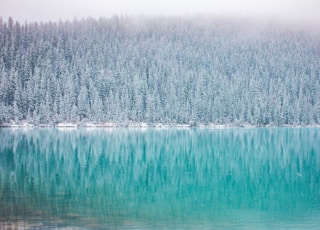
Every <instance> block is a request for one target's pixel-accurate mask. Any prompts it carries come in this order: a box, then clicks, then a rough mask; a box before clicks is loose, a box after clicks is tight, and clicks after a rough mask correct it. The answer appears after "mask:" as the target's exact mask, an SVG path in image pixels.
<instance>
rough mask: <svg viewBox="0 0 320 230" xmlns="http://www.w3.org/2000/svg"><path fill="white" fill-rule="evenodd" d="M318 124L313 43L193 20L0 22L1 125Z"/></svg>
mask: <svg viewBox="0 0 320 230" xmlns="http://www.w3.org/2000/svg"><path fill="white" fill-rule="evenodd" d="M10 122H11V123H12V122H15V123H21V122H28V123H33V124H36V125H37V124H51V125H52V124H57V123H61V122H72V123H84V122H94V123H103V122H113V123H119V124H128V123H130V122H146V123H149V124H152V123H165V124H172V123H179V124H180V123H182V124H184V123H186V124H193V125H194V124H208V123H212V124H231V125H242V124H252V125H258V126H264V125H275V126H278V125H315V124H320V36H319V35H316V34H315V33H314V34H312V33H308V32H302V31H298V30H290V29H286V28H285V27H282V28H281V27H280V26H279V27H277V26H276V25H273V26H268V25H267V24H264V25H263V26H258V25H257V24H256V25H252V24H250V25H249V24H248V21H245V20H244V21H238V22H236V21H232V20H222V19H199V18H198V19H197V18H174V17H153V18H138V17H135V18H132V17H116V16H115V17H112V18H105V19H99V20H95V19H86V20H74V21H72V22H69V21H66V22H62V21H61V22H58V23H53V22H48V23H24V24H21V23H20V24H19V23H18V22H15V21H14V20H13V19H11V18H9V19H8V20H4V19H0V124H7V123H10Z"/></svg>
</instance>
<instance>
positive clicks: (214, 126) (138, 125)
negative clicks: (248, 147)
mask: <svg viewBox="0 0 320 230" xmlns="http://www.w3.org/2000/svg"><path fill="white" fill-rule="evenodd" d="M0 128H31V129H32V128H56V129H74V128H102V129H103V128H180V129H184V128H185V129H190V128H207V129H230V128H320V124H315V125H279V126H277V125H251V124H240V125H237V124H214V123H208V124H202V123H200V124H181V123H169V124H165V123H145V122H128V123H114V122H105V123H91V122H87V123H70V122H61V123H57V124H38V125H35V124H32V123H28V122H21V123H15V122H10V123H4V124H0Z"/></svg>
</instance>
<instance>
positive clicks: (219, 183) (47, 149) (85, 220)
mask: <svg viewBox="0 0 320 230" xmlns="http://www.w3.org/2000/svg"><path fill="white" fill-rule="evenodd" d="M2 228H7V229H10V228H13V229H15V228H21V229H33V228H47V229H63V228H74V229H319V228H320V129H304V128H303V129H302V128H301V129H285V128H283V129H227V130H207V129H186V130H181V129H180V130H178V129H164V130H157V129H146V130H140V129H94V130H90V129H87V130H86V129H70V130H57V129H34V130H32V129H31V130H23V129H0V229H2Z"/></svg>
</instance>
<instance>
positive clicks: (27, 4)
mask: <svg viewBox="0 0 320 230" xmlns="http://www.w3.org/2000/svg"><path fill="white" fill-rule="evenodd" d="M201 13H205V14H213V15H218V16H224V15H226V16H236V17H239V16H240V17H243V16H245V17H259V18H262V19H264V18H265V19H274V18H280V19H285V20H293V21H297V22H300V21H307V22H315V23H317V24H318V23H319V24H320V0H211V1H209V0H131V1H130V0H0V16H2V18H3V19H4V20H6V19H7V18H8V17H9V16H11V17H13V19H15V20H18V21H20V22H24V21H28V22H33V21H49V20H51V21H57V20H59V19H62V20H66V19H68V20H72V19H74V18H75V17H77V18H78V19H80V18H86V17H94V18H98V17H101V16H102V17H110V16H113V15H121V14H123V15H157V16H159V15H185V14H188V15H193V14H201Z"/></svg>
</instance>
